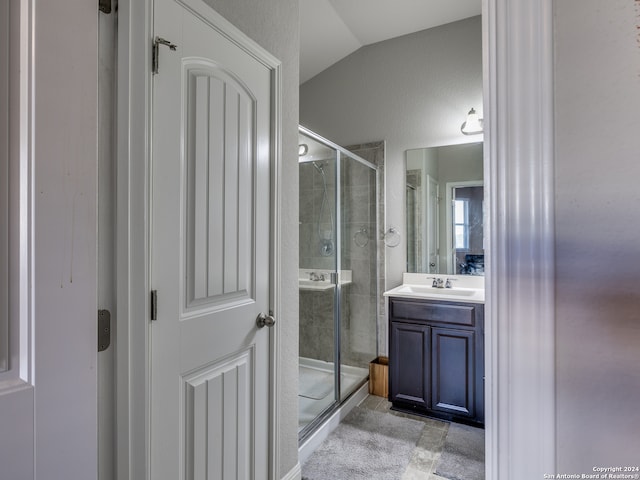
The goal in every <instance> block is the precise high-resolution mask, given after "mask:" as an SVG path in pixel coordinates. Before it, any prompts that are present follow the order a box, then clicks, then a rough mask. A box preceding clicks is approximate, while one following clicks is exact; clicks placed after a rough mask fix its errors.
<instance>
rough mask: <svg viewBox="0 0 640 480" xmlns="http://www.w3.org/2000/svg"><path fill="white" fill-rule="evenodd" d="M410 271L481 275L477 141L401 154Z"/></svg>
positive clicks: (479, 149)
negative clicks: (403, 156) (404, 161)
mask: <svg viewBox="0 0 640 480" xmlns="http://www.w3.org/2000/svg"><path fill="white" fill-rule="evenodd" d="M405 167H406V168H405V172H406V177H405V178H406V182H405V198H406V202H405V204H406V209H405V214H406V228H407V230H406V231H407V265H406V271H407V272H411V273H434V274H435V273H440V274H457V275H484V245H483V238H484V231H483V216H484V215H483V212H484V201H483V199H484V186H483V185H484V181H483V161H482V142H479V143H467V144H462V145H446V146H442V147H431V148H419V149H413V150H407V151H406V163H405Z"/></svg>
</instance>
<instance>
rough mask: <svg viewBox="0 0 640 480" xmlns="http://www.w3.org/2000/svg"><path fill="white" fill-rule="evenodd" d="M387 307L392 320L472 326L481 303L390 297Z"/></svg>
mask: <svg viewBox="0 0 640 480" xmlns="http://www.w3.org/2000/svg"><path fill="white" fill-rule="evenodd" d="M389 307H390V308H389V309H390V312H389V313H390V315H391V317H392V319H393V320H402V321H429V322H440V323H449V324H454V325H465V326H469V327H473V326H475V324H476V309H478V308H481V307H482V305H475V304H459V303H442V302H438V303H431V302H428V301H424V300H419V301H410V300H397V299H390V300H389Z"/></svg>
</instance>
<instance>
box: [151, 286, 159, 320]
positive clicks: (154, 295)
mask: <svg viewBox="0 0 640 480" xmlns="http://www.w3.org/2000/svg"><path fill="white" fill-rule="evenodd" d="M157 319H158V291H157V290H151V320H157Z"/></svg>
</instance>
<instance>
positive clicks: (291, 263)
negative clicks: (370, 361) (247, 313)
mask: <svg viewBox="0 0 640 480" xmlns="http://www.w3.org/2000/svg"><path fill="white" fill-rule="evenodd" d="M207 3H209V4H210V5H211V6H212V7H213V8H214V9H215V10H216V11H217V12H218V13H220V14H221V15H222V16H223V17H225V18H226V19H227V20H229V21H230V22H231V23H233V24H234V25H235V26H237V27H238V28H239V29H240V30H242V31H243V32H244V33H245V34H246V35H248V36H249V37H251V38H252V39H253V40H255V41H256V42H257V43H258V44H260V45H261V46H262V47H264V48H265V49H267V50H268V51H269V52H271V53H272V54H273V55H274V56H275V57H276V58H278V59H279V60H280V61H281V62H282V100H283V103H282V183H281V185H280V188H281V189H282V199H283V201H282V209H281V211H280V212H279V213H280V223H281V227H282V243H281V246H280V248H281V251H282V252H283V258H282V259H281V263H280V266H279V267H280V272H281V278H282V283H281V284H280V289H281V292H282V297H281V299H282V307H283V308H282V311H280V312H276V313H277V316H278V335H279V342H280V346H281V352H282V355H281V359H282V362H281V364H280V370H279V371H278V375H279V376H280V382H281V385H282V390H281V391H280V401H281V404H280V411H281V412H282V414H281V415H280V419H279V425H278V428H279V433H280V438H279V442H280V445H279V447H280V458H279V464H280V474H281V476H284V475H285V474H286V473H287V472H288V471H289V470H291V469H292V468H293V467H294V466H295V465H296V464H297V462H298V417H297V415H293V414H291V413H293V412H297V411H298V256H297V255H290V254H287V252H297V251H298V201H297V200H298V83H299V80H298V78H299V75H298V57H299V50H300V46H299V45H300V39H299V36H300V35H299V26H298V0H207Z"/></svg>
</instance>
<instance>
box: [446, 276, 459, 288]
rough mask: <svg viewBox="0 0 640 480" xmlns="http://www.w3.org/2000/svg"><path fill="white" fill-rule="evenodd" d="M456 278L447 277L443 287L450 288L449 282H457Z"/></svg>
mask: <svg viewBox="0 0 640 480" xmlns="http://www.w3.org/2000/svg"><path fill="white" fill-rule="evenodd" d="M457 281H458V279H457V278H447V283H445V285H444V288H451V282H457Z"/></svg>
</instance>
